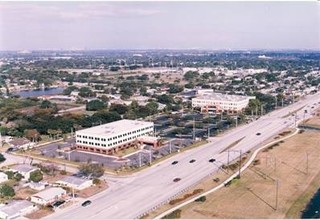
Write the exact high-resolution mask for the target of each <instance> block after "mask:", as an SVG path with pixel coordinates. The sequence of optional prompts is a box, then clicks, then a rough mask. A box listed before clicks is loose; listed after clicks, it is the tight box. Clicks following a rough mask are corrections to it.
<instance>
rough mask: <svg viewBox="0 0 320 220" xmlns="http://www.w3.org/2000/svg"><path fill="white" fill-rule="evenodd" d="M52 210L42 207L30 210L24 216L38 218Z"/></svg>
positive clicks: (50, 212)
mask: <svg viewBox="0 0 320 220" xmlns="http://www.w3.org/2000/svg"><path fill="white" fill-rule="evenodd" d="M53 212H54V211H53V210H51V209H48V208H43V209H39V210H37V211H35V212H32V213H30V214H28V215H26V216H25V217H27V218H30V219H40V218H43V217H45V216H48V215H50V214H52V213H53Z"/></svg>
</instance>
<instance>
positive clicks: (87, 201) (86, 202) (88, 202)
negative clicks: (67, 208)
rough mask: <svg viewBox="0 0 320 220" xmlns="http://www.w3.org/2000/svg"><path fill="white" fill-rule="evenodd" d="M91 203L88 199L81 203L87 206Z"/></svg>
mask: <svg viewBox="0 0 320 220" xmlns="http://www.w3.org/2000/svg"><path fill="white" fill-rule="evenodd" d="M90 204H91V201H90V200H86V201H84V202H83V203H82V204H81V205H82V206H83V207H86V206H88V205H90Z"/></svg>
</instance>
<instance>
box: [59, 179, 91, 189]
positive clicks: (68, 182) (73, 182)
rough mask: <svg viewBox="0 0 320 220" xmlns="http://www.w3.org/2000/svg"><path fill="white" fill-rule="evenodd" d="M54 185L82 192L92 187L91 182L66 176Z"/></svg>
mask: <svg viewBox="0 0 320 220" xmlns="http://www.w3.org/2000/svg"><path fill="white" fill-rule="evenodd" d="M56 183H57V184H59V185H60V186H66V187H70V188H72V189H76V190H83V189H85V188H88V187H90V186H92V185H93V183H92V180H89V179H83V178H79V177H75V176H66V177H64V178H63V179H62V180H58V181H56Z"/></svg>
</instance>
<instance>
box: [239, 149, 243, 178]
mask: <svg viewBox="0 0 320 220" xmlns="http://www.w3.org/2000/svg"><path fill="white" fill-rule="evenodd" d="M241 155H242V150H240V160H239V179H240V174H241Z"/></svg>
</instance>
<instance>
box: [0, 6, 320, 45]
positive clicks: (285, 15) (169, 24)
mask: <svg viewBox="0 0 320 220" xmlns="http://www.w3.org/2000/svg"><path fill="white" fill-rule="evenodd" d="M60 49H62V50H70V49H72V50H77V49H91V50H94V49H209V50H225V49H231V50H233V49H234V50H238V49H244V50H246V49H311V50H320V3H318V2H316V1H315V2H272V1H271V2H230V1H227V2H195V1H194V2H168V1H166V2H159V1H156V2H145V1H143V2H132V1H131V2H0V50H60Z"/></svg>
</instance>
